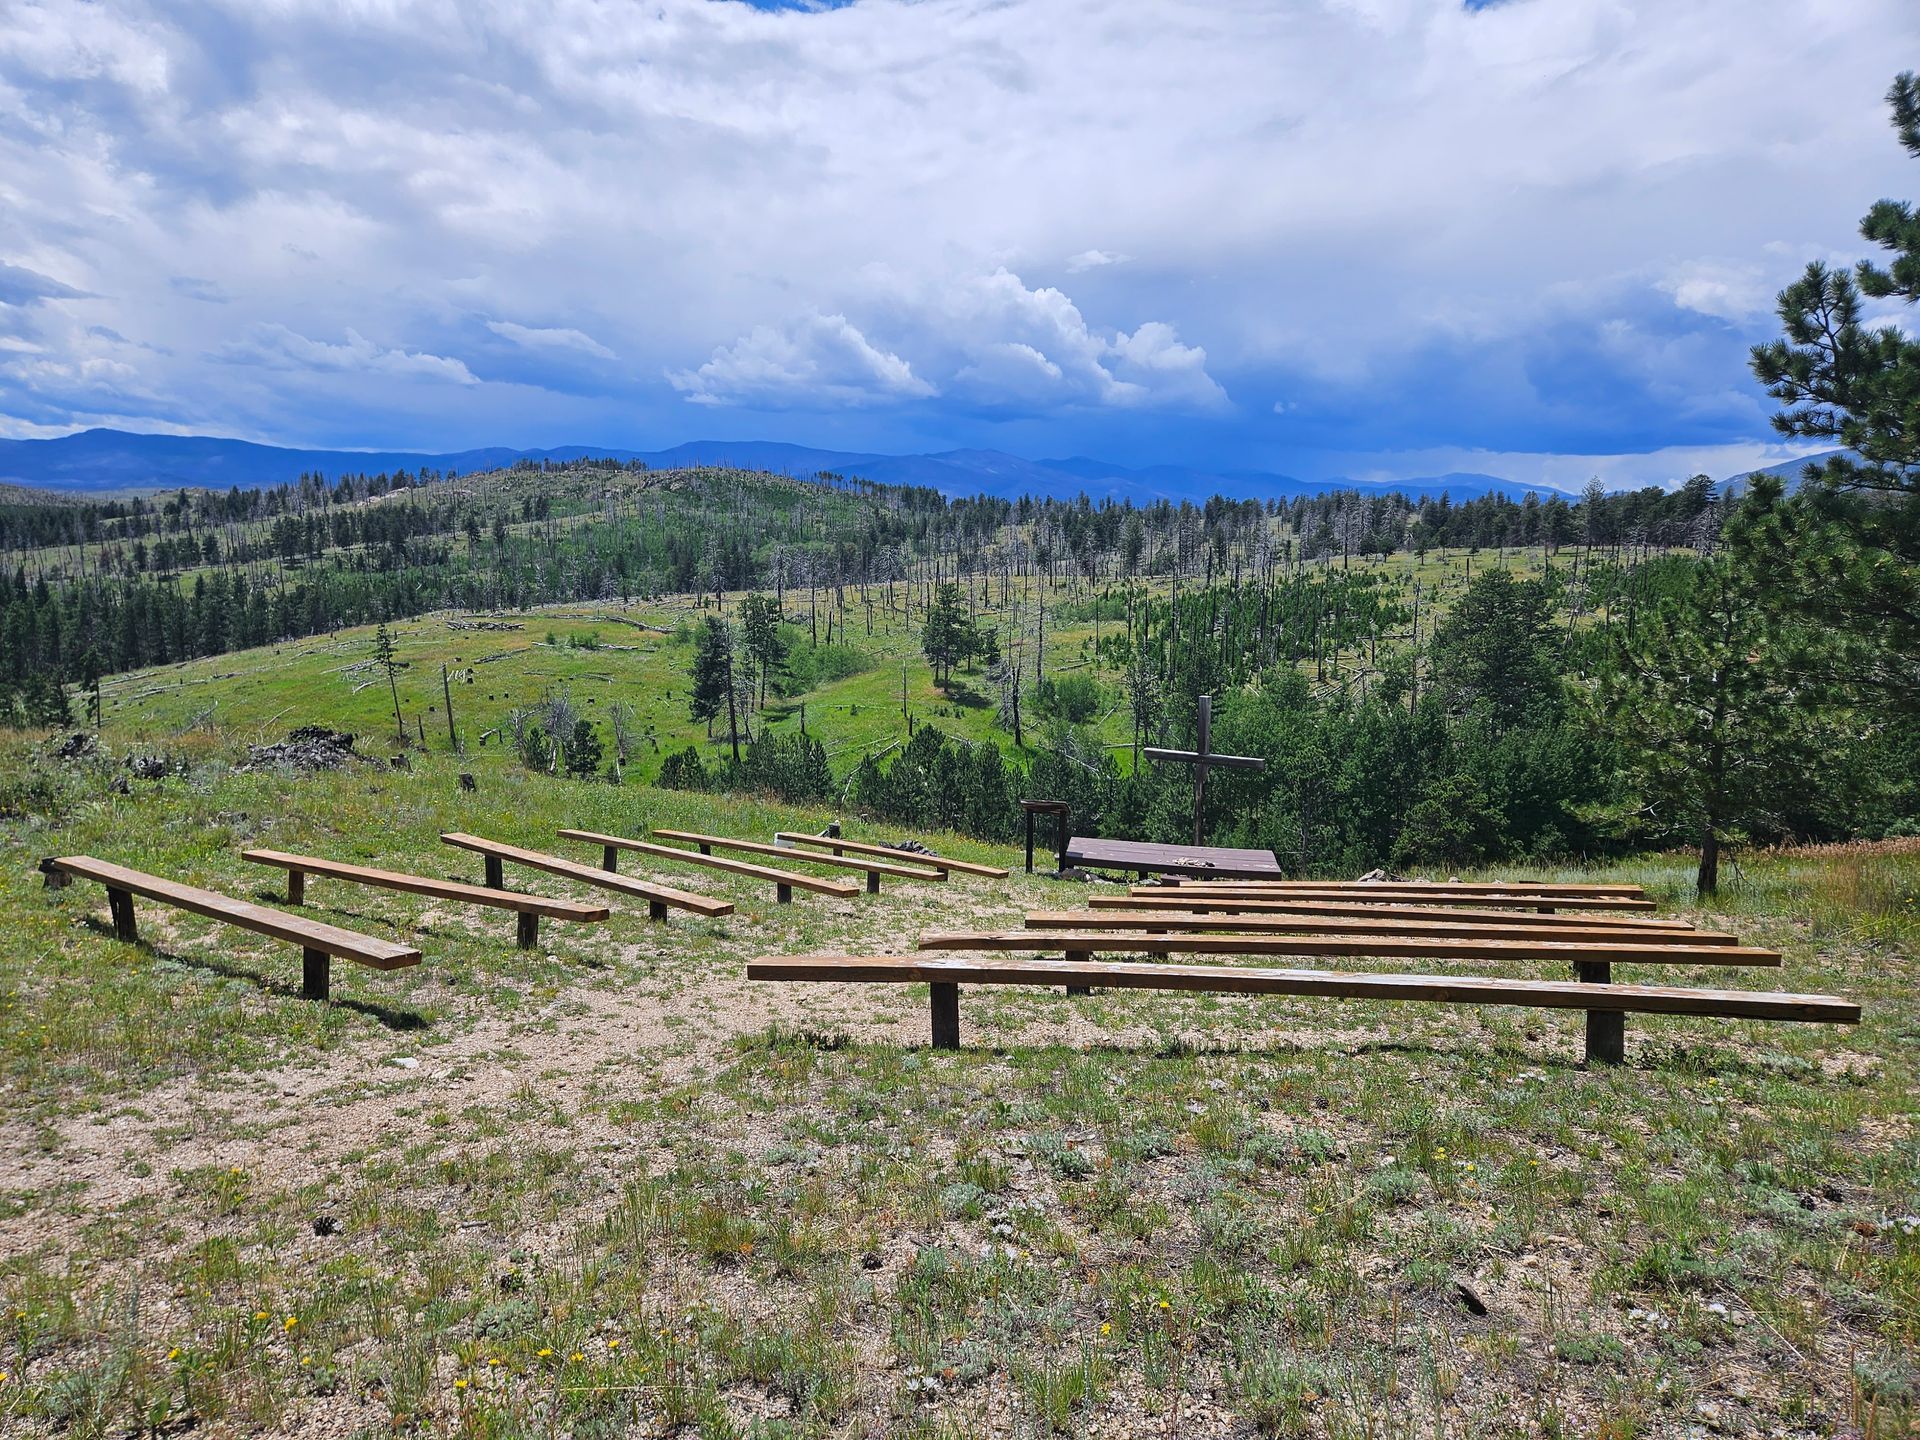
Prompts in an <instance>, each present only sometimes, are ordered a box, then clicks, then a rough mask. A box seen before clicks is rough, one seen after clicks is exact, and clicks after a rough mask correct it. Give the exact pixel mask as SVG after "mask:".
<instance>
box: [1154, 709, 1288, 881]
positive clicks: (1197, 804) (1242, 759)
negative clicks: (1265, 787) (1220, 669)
mask: <svg viewBox="0 0 1920 1440" xmlns="http://www.w3.org/2000/svg"><path fill="white" fill-rule="evenodd" d="M1212 734H1213V696H1211V695H1202V696H1201V697H1200V748H1199V749H1198V750H1163V749H1161V748H1160V747H1159V746H1157V745H1148V746H1145V747H1144V748H1143V749H1142V750H1141V752H1140V753H1141V754H1143V755H1145V756H1146V757H1147V758H1148V759H1149V760H1178V761H1179V762H1180V763H1181V764H1183V765H1191V766H1193V843H1194V844H1195V845H1204V844H1205V843H1206V840H1205V838H1204V836H1203V835H1202V833H1201V829H1200V815H1201V805H1202V803H1203V802H1204V801H1205V799H1206V794H1207V767H1208V766H1210V765H1219V766H1221V767H1222V768H1224V769H1227V770H1264V769H1266V768H1267V762H1266V761H1264V760H1262V759H1260V757H1259V756H1257V755H1216V754H1215V753H1214V752H1213V750H1212V748H1211V743H1212Z"/></svg>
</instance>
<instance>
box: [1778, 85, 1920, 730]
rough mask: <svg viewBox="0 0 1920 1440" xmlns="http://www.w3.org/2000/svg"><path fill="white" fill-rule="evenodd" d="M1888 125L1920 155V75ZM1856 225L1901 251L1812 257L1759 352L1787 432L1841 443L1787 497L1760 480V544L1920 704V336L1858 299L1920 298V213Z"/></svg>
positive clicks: (1894, 207)
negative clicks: (1772, 336) (1826, 260)
mask: <svg viewBox="0 0 1920 1440" xmlns="http://www.w3.org/2000/svg"><path fill="white" fill-rule="evenodd" d="M1887 102H1888V105H1889V106H1890V107H1891V109H1892V111H1893V123H1894V129H1895V131H1896V132H1897V134H1898V136H1899V139H1900V143H1901V145H1902V146H1903V147H1905V149H1906V150H1907V152H1908V153H1909V154H1911V155H1914V156H1916V157H1920V76H1916V75H1915V74H1914V73H1913V72H1907V73H1905V74H1902V75H1900V76H1899V77H1898V78H1897V79H1896V80H1895V81H1894V82H1893V86H1892V88H1891V89H1890V90H1889V91H1888V92H1887ZM1860 233H1861V235H1862V236H1863V237H1864V238H1865V239H1867V240H1869V241H1872V242H1873V243H1874V244H1876V245H1878V246H1880V247H1881V248H1882V249H1883V250H1885V251H1887V252H1888V253H1889V254H1890V255H1891V256H1892V257H1893V258H1892V260H1891V262H1890V263H1889V264H1888V265H1887V266H1886V268H1884V269H1883V268H1881V267H1880V266H1878V265H1875V264H1874V263H1873V262H1872V261H1870V260H1862V261H1860V262H1859V264H1858V265H1857V266H1856V267H1855V268H1854V270H1853V272H1852V273H1851V274H1849V273H1848V272H1847V271H1845V270H1830V269H1828V268H1827V267H1826V266H1825V265H1823V264H1821V263H1820V262H1818V261H1815V262H1813V263H1811V264H1809V265H1808V266H1807V269H1806V272H1805V273H1804V274H1803V275H1802V276H1801V278H1800V279H1798V280H1796V281H1795V282H1794V283H1793V284H1792V285H1790V286H1788V287H1787V288H1786V289H1785V290H1783V291H1781V292H1780V298H1779V315H1780V322H1781V328H1782V329H1783V330H1784V331H1785V336H1784V338H1782V339H1779V340H1775V341H1772V342H1771V343H1769V344H1766V345H1759V346H1756V347H1755V348H1754V351H1753V362H1752V363H1753V371H1754V374H1755V375H1756V376H1758V377H1759V379H1760V381H1761V383H1762V384H1764V385H1765V386H1766V387H1767V392H1768V394H1770V395H1772V396H1773V397H1774V398H1775V399H1776V400H1779V401H1780V402H1781V403H1782V404H1783V405H1784V406H1785V407H1786V408H1785V409H1784V410H1782V411H1781V412H1780V413H1779V414H1777V415H1775V416H1774V420H1773V423H1774V427H1775V428H1776V429H1777V430H1779V431H1780V433H1781V434H1783V435H1791V436H1795V437H1801V438H1808V439H1816V440H1822V441H1826V442H1828V443H1832V444H1838V445H1841V446H1844V447H1845V449H1846V453H1843V454H1840V455H1836V456H1833V457H1831V458H1829V459H1828V460H1826V461H1825V462H1824V463H1822V464H1820V465H1818V466H1809V467H1808V469H1807V474H1806V483H1805V485H1804V486H1803V487H1802V490H1801V492H1800V494H1799V495H1798V496H1797V497H1795V499H1794V500H1793V501H1792V502H1791V503H1789V502H1788V501H1787V500H1786V499H1785V498H1784V496H1783V493H1782V488H1781V487H1780V486H1779V485H1778V484H1769V483H1760V482H1759V481H1758V480H1756V483H1755V485H1754V487H1753V494H1752V496H1751V500H1750V508H1751V510H1752V512H1753V516H1754V524H1753V525H1752V527H1751V528H1750V530H1749V532H1748V534H1749V536H1750V537H1751V539H1752V540H1753V541H1755V542H1756V548H1755V550H1754V557H1755V559H1756V561H1757V562H1759V563H1764V564H1766V565H1767V566H1768V568H1769V571H1770V580H1771V582H1772V583H1773V584H1774V585H1775V586H1776V587H1778V588H1780V589H1782V590H1783V591H1784V592H1785V593H1787V594H1790V595H1792V596H1795V597H1796V598H1797V599H1798V601H1799V603H1800V604H1801V605H1802V606H1803V607H1804V608H1805V609H1806V610H1808V611H1809V612H1811V613H1813V614H1816V615H1818V616H1820V617H1822V618H1823V619H1825V620H1826V621H1828V622H1829V623H1832V624H1835V625H1837V626H1840V627H1843V628H1845V629H1846V630H1847V631H1848V632H1850V633H1851V635H1852V636H1853V638H1854V639H1855V640H1856V642H1857V645H1858V649H1857V651H1856V654H1855V656H1854V657H1853V658H1854V660H1855V663H1856V665H1857V666H1858V667H1859V669H1860V670H1861V673H1862V674H1863V676H1864V679H1865V681H1866V683H1867V685H1868V686H1869V687H1871V689H1872V690H1873V691H1874V692H1875V693H1876V694H1877V695H1878V697H1879V698H1880V699H1881V700H1882V701H1884V702H1885V703H1887V704H1889V705H1891V706H1893V707H1895V708H1897V709H1902V710H1905V711H1907V712H1909V713H1912V712H1915V711H1920V664H1916V663H1915V657H1916V656H1920V339H1916V338H1913V335H1912V333H1911V327H1908V328H1906V329H1903V328H1902V327H1900V326H1898V325H1882V326H1878V327H1872V326H1869V324H1868V323H1867V321H1866V319H1865V317H1864V314H1863V305H1862V300H1863V298H1864V299H1871V300H1903V301H1905V302H1906V303H1907V304H1908V305H1912V304H1914V303H1915V302H1916V301H1920V213H1916V212H1915V210H1914V208H1913V207H1912V206H1911V205H1910V204H1908V203H1907V202H1905V201H1898V200H1881V201H1879V202H1878V203H1877V204H1875V205H1874V206H1873V208H1872V209H1870V210H1869V211H1868V212H1867V215H1866V218H1865V219H1864V220H1862V221H1861V223H1860Z"/></svg>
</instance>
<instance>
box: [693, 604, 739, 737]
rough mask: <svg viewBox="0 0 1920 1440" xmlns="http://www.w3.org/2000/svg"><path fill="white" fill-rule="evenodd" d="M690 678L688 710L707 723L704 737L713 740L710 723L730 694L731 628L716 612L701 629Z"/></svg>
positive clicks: (731, 664)
mask: <svg viewBox="0 0 1920 1440" xmlns="http://www.w3.org/2000/svg"><path fill="white" fill-rule="evenodd" d="M692 679H693V696H692V701H691V705H690V709H691V711H692V714H693V718H694V719H695V720H704V721H706V722H707V738H708V739H712V738H713V722H714V721H715V720H716V719H717V718H719V715H720V712H721V711H723V710H725V709H726V708H727V706H728V705H729V704H730V703H731V700H732V696H733V630H732V627H730V626H729V625H728V624H727V622H726V621H724V620H722V619H720V618H719V617H718V616H717V615H709V616H708V617H707V619H706V623H705V624H703V625H702V626H701V628H700V639H699V643H698V645H697V646H696V647H695V649H694V652H693V669H692Z"/></svg>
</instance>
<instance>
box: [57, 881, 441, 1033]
mask: <svg viewBox="0 0 1920 1440" xmlns="http://www.w3.org/2000/svg"><path fill="white" fill-rule="evenodd" d="M40 868H41V870H42V871H43V872H45V874H46V875H47V879H48V883H50V884H54V885H64V884H65V883H67V881H68V880H97V881H99V882H100V883H101V884H102V885H104V886H106V887H107V902H108V906H109V908H110V909H111V911H112V912H113V930H114V934H115V935H116V936H117V937H119V938H120V939H122V940H136V939H138V938H139V930H138V928H137V927H136V925H135V921H134V914H133V897H134V896H135V895H141V896H145V897H146V898H147V899H149V900H158V901H160V902H161V903H162V904H163V905H171V906H172V907H173V908H174V909H176V910H185V911H187V912H189V913H190V914H194V915H204V916H206V917H207V918H208V919H210V920H219V921H221V922H223V923H225V924H228V925H232V926H235V927H237V928H239V929H242V930H251V931H253V932H255V933H256V934H260V935H266V936H268V937H270V938H272V939H275V940H281V941H284V942H286V943H288V944H290V945H298V946H299V947H300V951H301V961H302V965H301V993H302V994H304V995H305V996H307V998H309V999H313V1000H324V999H326V998H327V996H328V994H329V993H330V990H331V980H332V974H331V966H330V964H329V962H330V960H331V959H332V957H334V956H336V955H337V956H339V957H340V958H341V959H343V960H351V961H353V962H354V963H356V964H359V965H365V966H367V967H369V968H370V969H374V970H403V969H405V968H406V967H407V966H409V965H418V964H419V963H420V952H419V950H417V949H416V948H415V947H413V946H411V945H401V944H398V943H397V942H395V941H392V940H382V939H379V938H378V937H376V936H373V935H362V934H360V933H359V932H358V931H354V930H343V929H341V928H340V927H339V926H338V925H328V924H326V923H325V922H324V921H320V920H310V919H308V918H307V917H306V916H304V915H289V914H287V913H286V912H285V911H284V910H271V909H269V908H267V907H266V906H264V905H255V904H254V903H253V902H252V901H249V900H236V899H234V898H233V897H232V896H231V895H222V894H219V893H218V892H217V891H213V890H202V889H200V888H199V887H198V886H197V885H186V884H182V883H181V882H180V881H178V880H168V879H166V878H165V877H164V876H160V875H149V874H147V873H146V872H145V871H143V870H133V869H129V868H128V867H127V866H125V865H116V864H114V863H113V862H112V861H110V860H97V859H95V858H94V857H93V856H91V855H62V856H60V857H58V858H56V859H52V860H46V861H42V862H41V866H40Z"/></svg>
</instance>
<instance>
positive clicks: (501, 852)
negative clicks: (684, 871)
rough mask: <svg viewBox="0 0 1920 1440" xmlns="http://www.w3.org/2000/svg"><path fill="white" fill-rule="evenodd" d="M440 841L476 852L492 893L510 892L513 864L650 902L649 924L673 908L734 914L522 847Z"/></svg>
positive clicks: (687, 893)
mask: <svg viewBox="0 0 1920 1440" xmlns="http://www.w3.org/2000/svg"><path fill="white" fill-rule="evenodd" d="M440 838H441V839H442V840H443V841H445V842H446V843H447V844H449V845H453V846H456V847H458V848H459V849H462V850H473V851H476V852H477V853H479V854H480V855H481V856H482V857H483V858H484V859H485V860H486V865H487V870H486V875H487V885H488V887H489V888H490V889H494V890H502V889H505V888H506V880H505V877H504V876H503V875H502V873H501V866H502V864H503V862H505V861H508V860H511V861H513V862H514V864H516V865H525V866H526V867H527V868H528V869H529V870H544V871H546V872H547V874H549V875H563V876H565V877H566V878H567V879H569V880H578V881H579V882H580V883H581V884H583V885H598V886H599V887H600V888H601V889H602V890H614V891H617V892H619V893H620V894H622V895H632V896H635V897H637V898H639V899H641V900H644V901H646V902H647V918H648V919H649V920H664V919H666V918H667V908H668V907H669V906H671V907H672V908H674V909H676V910H686V911H689V912H691V913H692V914H695V915H703V916H706V917H708V918H709V919H712V918H715V917H717V916H721V915H731V914H732V913H733V902H732V901H731V900H716V899H714V898H713V897H712V896H711V895H701V894H698V893H697V892H695V891H692V890H676V889H674V888H673V887H672V886H671V885H656V884H654V883H653V882H652V881H650V880H635V879H632V878H630V877H628V876H625V875H615V874H613V873H611V872H610V871H606V870H596V869H594V868H593V867H592V866H591V865H581V864H578V863H576V862H574V861H572V860H563V859H562V858H561V857H560V856H558V855H547V854H543V853H542V852H541V851H538V850H523V849H521V848H520V847H519V846H518V845H505V844H502V843H501V842H500V841H498V840H487V839H484V838H482V837H481V836H478V835H465V834H461V833H459V832H457V831H456V832H453V833H450V834H446V835H442V836H441V837H440Z"/></svg>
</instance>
